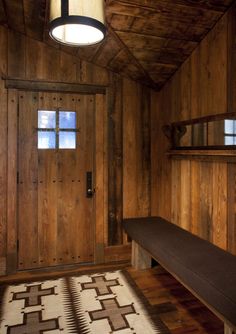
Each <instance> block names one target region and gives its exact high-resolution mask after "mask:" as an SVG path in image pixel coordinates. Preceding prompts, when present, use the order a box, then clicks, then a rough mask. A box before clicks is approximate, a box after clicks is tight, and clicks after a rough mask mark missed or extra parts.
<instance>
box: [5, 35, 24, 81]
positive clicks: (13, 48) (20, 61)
mask: <svg viewBox="0 0 236 334" xmlns="http://www.w3.org/2000/svg"><path fill="white" fill-rule="evenodd" d="M25 71H26V68H25V37H24V36H23V35H22V34H18V33H16V32H13V31H11V30H8V73H7V74H8V76H9V77H14V78H21V79H24V78H25Z"/></svg>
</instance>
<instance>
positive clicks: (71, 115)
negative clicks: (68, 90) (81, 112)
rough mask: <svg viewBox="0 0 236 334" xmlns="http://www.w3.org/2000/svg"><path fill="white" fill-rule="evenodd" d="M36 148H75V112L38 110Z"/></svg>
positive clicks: (76, 130)
mask: <svg viewBox="0 0 236 334" xmlns="http://www.w3.org/2000/svg"><path fill="white" fill-rule="evenodd" d="M37 130H38V149H76V137H77V136H76V132H78V129H77V128H76V112H75V111H64V110H63V111H61V110H38V129H37Z"/></svg>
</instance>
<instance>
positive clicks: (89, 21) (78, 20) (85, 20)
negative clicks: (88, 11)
mask: <svg viewBox="0 0 236 334" xmlns="http://www.w3.org/2000/svg"><path fill="white" fill-rule="evenodd" d="M67 24H84V25H87V26H92V27H94V28H97V29H98V30H100V31H101V32H102V33H103V36H104V38H105V34H106V30H107V29H106V27H105V25H104V24H103V23H102V22H100V21H98V20H96V19H94V18H91V17H87V16H80V15H70V16H63V17H57V18H56V19H54V20H52V21H51V22H50V23H49V34H50V36H51V38H52V39H53V40H54V41H56V42H60V43H61V44H64V45H68V43H63V42H61V41H59V40H58V39H56V38H55V37H54V36H53V34H52V30H53V29H55V28H57V27H59V26H62V25H67ZM104 38H103V39H102V40H101V41H98V42H97V43H93V45H95V44H98V43H101V42H102V41H103V40H104ZM70 45H71V46H83V45H84V46H86V45H88V44H81V45H80V44H70Z"/></svg>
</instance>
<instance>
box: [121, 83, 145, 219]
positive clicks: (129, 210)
mask: <svg viewBox="0 0 236 334" xmlns="http://www.w3.org/2000/svg"><path fill="white" fill-rule="evenodd" d="M123 96H124V101H123V103H124V118H123V129H124V133H123V151H124V164H123V184H124V197H123V208H124V217H140V216H148V215H150V94H149V92H147V90H145V89H144V88H142V87H141V86H140V85H139V84H137V83H135V82H133V81H131V80H124V88H123Z"/></svg>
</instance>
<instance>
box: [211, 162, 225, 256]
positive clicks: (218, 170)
mask: <svg viewBox="0 0 236 334" xmlns="http://www.w3.org/2000/svg"><path fill="white" fill-rule="evenodd" d="M212 218H213V219H212V224H213V226H212V230H213V231H212V234H213V243H214V244H215V245H217V246H218V247H221V248H223V249H225V250H227V164H226V163H217V162H215V163H214V165H213V215H212Z"/></svg>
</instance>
